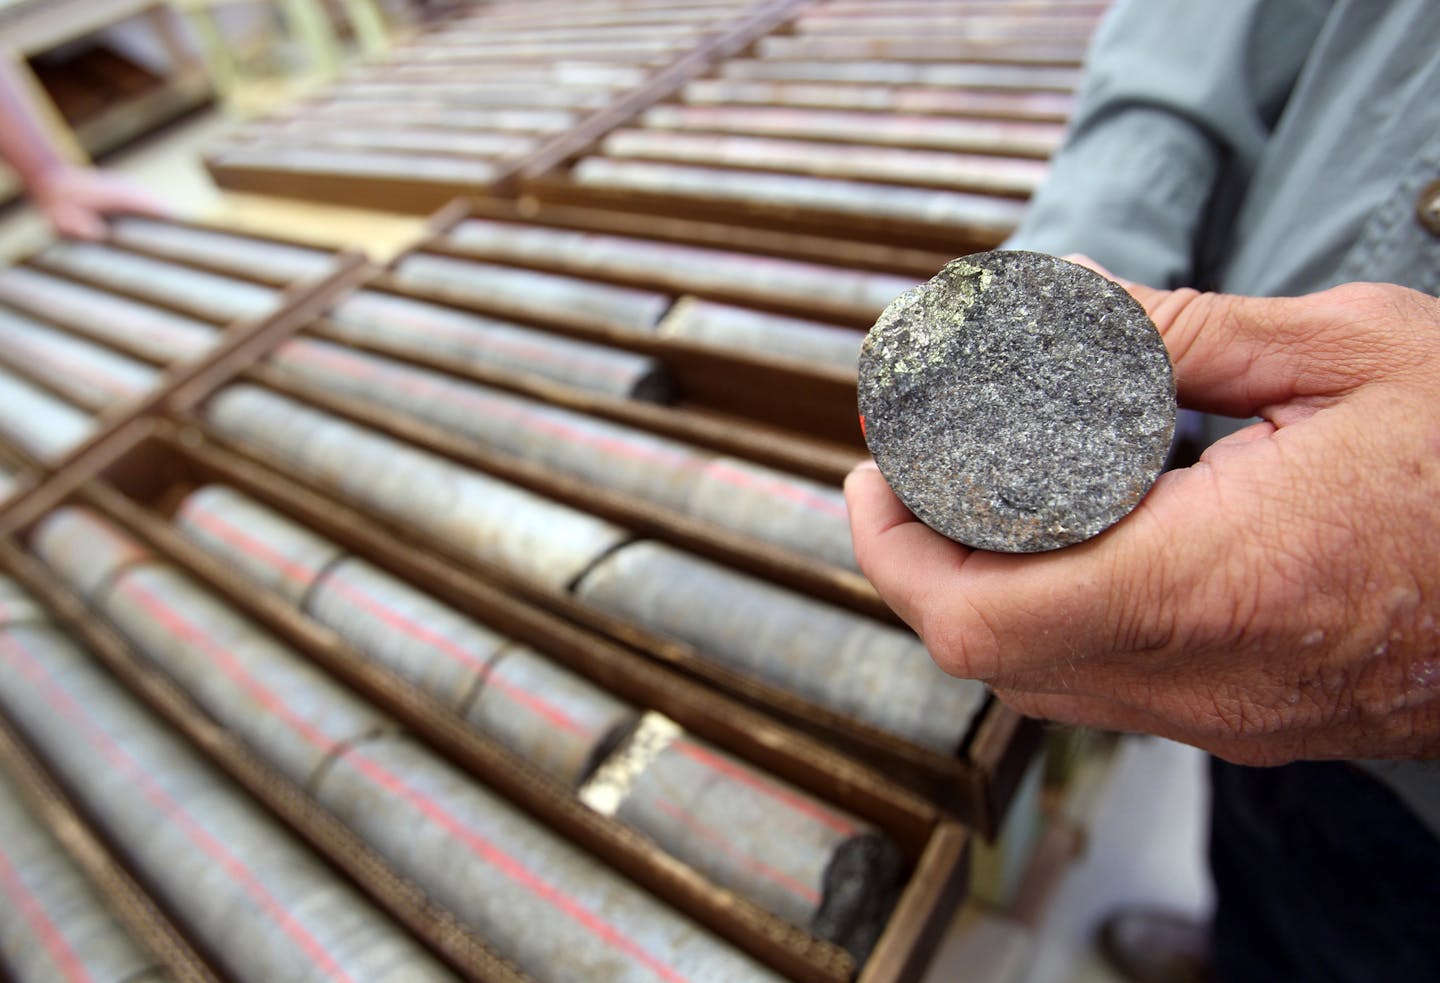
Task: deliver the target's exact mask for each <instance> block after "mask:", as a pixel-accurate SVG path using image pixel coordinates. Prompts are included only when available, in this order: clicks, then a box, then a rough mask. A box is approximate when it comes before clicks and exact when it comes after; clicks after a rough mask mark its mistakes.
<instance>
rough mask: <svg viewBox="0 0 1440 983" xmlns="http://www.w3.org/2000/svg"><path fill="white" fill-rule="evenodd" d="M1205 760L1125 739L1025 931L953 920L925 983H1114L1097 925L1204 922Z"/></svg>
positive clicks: (1208, 896)
mask: <svg viewBox="0 0 1440 983" xmlns="http://www.w3.org/2000/svg"><path fill="white" fill-rule="evenodd" d="M1205 771H1206V755H1205V754H1204V753H1202V752H1200V751H1197V750H1196V749H1195V748H1191V747H1186V746H1184V745H1181V744H1175V743H1173V742H1170V741H1163V740H1160V739H1158V738H1148V737H1146V738H1141V737H1131V738H1126V739H1124V740H1123V741H1122V742H1121V744H1120V747H1119V750H1118V752H1117V753H1116V756H1115V758H1114V761H1113V763H1112V765H1111V766H1110V768H1109V771H1108V773H1107V774H1106V775H1105V776H1104V778H1103V779H1102V781H1101V783H1100V785H1099V787H1098V789H1096V790H1095V795H1094V797H1093V798H1092V799H1091V800H1090V801H1089V802H1088V804H1087V806H1086V807H1085V808H1084V809H1083V810H1081V814H1080V816H1079V817H1077V818H1079V819H1080V820H1081V821H1082V824H1083V826H1084V828H1085V829H1086V831H1087V843H1086V846H1085V849H1084V852H1083V854H1082V855H1081V857H1080V858H1079V859H1078V860H1077V861H1076V862H1075V863H1074V864H1073V865H1072V866H1071V867H1070V868H1069V869H1068V870H1067V871H1066V873H1065V874H1064V875H1063V876H1062V878H1061V879H1060V881H1059V883H1058V885H1057V886H1056V888H1055V892H1054V894H1053V896H1052V897H1051V898H1050V900H1049V903H1048V905H1047V906H1046V907H1045V909H1044V913H1043V915H1042V917H1041V918H1040V921H1039V923H1038V924H1037V925H1036V926H1034V927H1033V928H1027V927H1025V926H1020V925H1018V924H1017V923H1014V922H1008V921H1004V920H987V921H984V922H977V920H976V919H975V918H974V917H973V916H967V915H964V914H962V917H961V919H959V920H958V921H957V923H956V924H955V926H954V927H953V928H952V930H951V932H950V934H949V936H948V937H947V938H946V939H945V941H944V942H943V943H942V945H941V947H940V950H939V952H938V953H937V955H936V957H935V960H934V962H933V963H932V964H931V967H930V969H929V971H928V972H927V973H926V975H925V981H924V983H1123V981H1122V980H1120V979H1119V977H1117V976H1116V975H1115V974H1114V973H1112V972H1111V971H1109V970H1108V969H1107V967H1106V966H1105V965H1104V964H1103V963H1102V962H1101V961H1100V959H1099V956H1098V955H1097V953H1096V952H1095V948H1094V937H1095V931H1096V929H1097V928H1098V926H1099V924H1100V922H1101V920H1102V919H1104V918H1105V916H1106V915H1108V914H1109V913H1110V912H1111V911H1113V910H1115V909H1116V908H1118V907H1121V906H1123V905H1128V904H1136V903H1140V904H1148V905H1161V906H1165V907H1170V908H1174V909H1177V910H1179V911H1183V912H1190V913H1193V914H1195V915H1196V916H1197V917H1203V916H1204V915H1205V913H1206V912H1208V911H1209V909H1210V907H1211V905H1212V903H1213V901H1212V890H1211V886H1210V882H1209V877H1208V874H1207V873H1206V868H1205V862H1204V855H1205V836H1206V815H1207V810H1208V791H1207V787H1208V786H1207V779H1206V774H1205Z"/></svg>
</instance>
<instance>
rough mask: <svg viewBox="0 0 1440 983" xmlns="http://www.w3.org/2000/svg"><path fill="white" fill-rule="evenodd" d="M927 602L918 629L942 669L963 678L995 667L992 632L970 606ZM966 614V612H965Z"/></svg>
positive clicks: (985, 674) (995, 645) (985, 673)
mask: <svg viewBox="0 0 1440 983" xmlns="http://www.w3.org/2000/svg"><path fill="white" fill-rule="evenodd" d="M961 605H963V607H959V608H952V607H950V606H941V605H926V607H925V610H924V613H923V614H922V615H921V617H920V624H919V625H918V626H917V630H918V632H919V635H920V639H921V641H923V642H924V643H925V647H926V649H928V650H929V652H930V657H931V658H932V659H934V660H935V664H936V665H938V666H939V667H940V668H941V669H942V670H943V671H945V672H946V673H949V674H950V675H952V676H960V677H962V678H966V679H987V678H989V677H991V676H993V675H995V673H996V672H997V671H998V669H999V659H998V648H999V646H998V643H997V640H996V636H995V634H994V633H993V632H992V631H991V630H990V628H989V626H988V625H986V624H985V622H984V621H983V619H981V618H979V617H977V616H975V615H974V614H973V608H969V610H968V611H967V610H966V608H968V605H967V604H965V602H961ZM967 614H968V615H969V616H967Z"/></svg>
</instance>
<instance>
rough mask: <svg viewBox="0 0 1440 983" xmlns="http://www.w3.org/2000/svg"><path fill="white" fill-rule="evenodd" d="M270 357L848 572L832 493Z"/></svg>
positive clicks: (605, 426)
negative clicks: (845, 569)
mask: <svg viewBox="0 0 1440 983" xmlns="http://www.w3.org/2000/svg"><path fill="white" fill-rule="evenodd" d="M272 360H273V361H274V363H275V364H276V365H277V366H278V367H280V368H281V370H282V371H284V372H286V373H287V374H290V375H294V376H296V377H298V378H300V379H303V380H305V381H306V382H309V383H311V384H313V385H317V386H320V387H322V388H325V389H329V390H332V391H335V392H340V393H344V394H345V395H348V396H358V397H363V398H365V399H367V400H373V401H376V402H379V403H382V404H384V405H387V406H390V407H391V408H393V409H396V410H399V411H401V412H403V413H407V414H410V415H412V416H416V417H419V418H421V419H424V420H428V421H430V422H432V423H435V424H436V425H438V426H440V427H442V428H444V429H446V430H450V431H453V432H455V433H460V434H464V435H465V436H467V437H473V438H474V439H476V440H477V441H480V442H481V443H483V444H485V445H486V446H489V447H492V448H494V449H496V450H499V451H503V452H505V453H508V454H512V455H514V456H516V457H520V458H522V459H524V460H526V461H529V462H531V463H535V464H543V465H546V466H548V467H551V468H553V469H555V470H556V471H560V472H563V473H564V474H567V475H570V476H571V477H575V478H580V479H582V480H584V481H586V482H590V483H594V484H596V485H599V486H601V487H603V488H610V489H613V490H615V491H620V492H625V493H627V494H631V495H635V496H637V497H639V498H643V499H646V500H648V501H651V502H654V503H655V504H657V505H663V506H666V507H667V508H672V509H675V510H677V511H679V512H683V513H686V514H689V515H692V516H695V517H696V518H700V519H706V520H709V521H711V522H715V523H717V524H719V525H722V526H725V527H726V528H728V529H733V530H735V531H736V532H742V533H746V534H749V535H752V536H757V537H759V538H761V539H764V540H767V541H769V542H772V543H774V544H776V545H777V546H783V547H785V548H787V549H792V550H794V551H796V552H798V553H802V554H804V555H807V556H810V557H813V558H815V559H818V560H823V561H824V562H827V563H831V564H834V565H836V566H842V567H847V568H850V569H857V567H856V564H855V554H854V550H853V548H852V546H851V543H850V523H849V518H848V515H847V513H846V510H845V499H844V496H843V494H842V493H841V491H840V489H839V488H836V487H834V486H829V485H822V484H820V483H818V482H815V481H810V480H807V479H805V478H801V477H799V476H797V475H793V474H787V473H785V472H783V471H777V470H775V469H774V468H767V467H763V466H761V465H757V464H751V463H748V462H744V461H739V460H735V459H732V458H724V457H717V456H716V455H714V454H713V453H711V452H709V451H705V450H703V449H701V448H699V447H695V446H693V445H690V444H685V443H681V442H680V441H676V440H670V439H668V438H665V437H659V436H656V435H654V434H651V433H648V432H646V431H644V430H640V429H637V428H635V427H628V426H625V425H624V424H619V423H611V422H609V421H606V420H599V419H595V418H593V417H589V416H586V415H585V414H583V413H577V412H574V411H572V410H566V409H562V408H560V407H555V406H549V405H547V404H545V403H542V402H539V401H537V400H532V399H526V398H524V397H520V396H515V395H512V394H509V393H504V392H500V391H498V390H496V389H492V388H490V387H488V386H481V385H478V384H476V383H467V382H461V381H458V380H456V379H453V378H450V377H448V376H445V375H442V374H440V373H437V372H428V371H426V370H423V369H416V368H410V367H407V366H404V365H402V364H399V363H397V362H394V361H392V360H390V359H385V358H380V357H377V356H374V355H368V354H365V353H362V352H356V351H352V350H349V349H346V348H344V347H343V346H338V345H331V344H326V343H324V342H318V341H310V340H297V341H292V342H289V343H287V344H285V345H282V346H281V347H280V348H279V349H278V350H277V351H276V353H275V354H274V355H273V356H272Z"/></svg>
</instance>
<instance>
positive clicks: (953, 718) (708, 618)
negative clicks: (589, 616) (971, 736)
mask: <svg viewBox="0 0 1440 983" xmlns="http://www.w3.org/2000/svg"><path fill="white" fill-rule="evenodd" d="M576 593H577V594H578V595H579V597H580V598H581V599H582V600H584V601H586V602H587V603H589V604H593V605H594V606H596V607H598V608H600V609H602V610H605V611H609V612H611V613H613V614H618V615H620V616H622V617H625V618H629V619H631V620H633V621H636V622H638V623H640V624H642V625H645V626H647V627H649V628H651V629H654V630H655V631H658V632H660V633H662V634H666V635H670V636H672V637H674V638H679V639H681V640H683V641H686V642H689V643H690V644H692V645H694V646H695V647H696V648H697V649H698V650H699V651H700V652H701V653H702V654H703V655H704V656H707V657H710V658H713V659H715V660H716V661H717V662H719V663H720V664H721V665H724V666H725V667H727V668H729V669H733V670H735V671H736V672H739V673H741V674H743V675H746V676H751V677H754V678H756V679H760V680H763V681H764V682H767V683H770V684H772V685H774V686H778V687H780V688H781V689H784V690H788V691H790V692H792V693H794V694H796V695H797V696H801V697H803V698H805V699H807V700H810V701H812V702H814V703H817V704H819V705H821V706H824V707H828V708H829V709H831V710H835V711H837V712H839V713H842V714H845V715H847V716H851V717H854V718H856V719H857V720H862V721H864V722H866V723H868V724H871V725H873V726H875V727H878V728H879V729H881V730H884V731H888V732H889V733H892V734H894V735H896V736H898V737H902V738H905V739H906V740H910V741H913V742H915V743H917V744H920V745H923V746H925V747H929V748H932V749H934V750H936V751H940V752H942V753H946V754H949V753H954V752H955V751H956V750H957V749H958V748H959V746H960V743H961V740H962V739H963V738H964V736H965V734H966V733H967V732H968V731H969V729H970V725H971V723H972V722H973V720H974V717H975V715H976V713H977V712H978V711H979V709H980V707H981V705H982V704H983V703H984V701H985V693H986V690H985V688H984V686H983V685H981V684H980V683H977V682H974V681H972V680H962V679H956V678H954V677H952V676H947V675H946V674H945V673H943V672H941V671H940V669H939V668H938V667H936V665H935V663H934V662H933V661H931V659H930V655H929V653H927V652H926V651H925V646H924V645H923V644H922V643H921V642H920V640H919V639H918V638H916V637H915V636H914V635H911V634H909V633H908V632H904V631H901V630H900V629H897V628H892V627H890V626H888V625H883V624H880V623H879V622H876V621H872V620H870V619H868V618H865V617H862V616H860V615H856V614H852V613H850V612H848V611H845V610H842V609H840V608H837V607H834V606H832V605H829V604H824V603H822V602H820V601H815V600H811V599H810V598H807V597H803V596H801V595H800V594H796V593H794V592H793V591H788V590H785V589H783V588H780V587H777V586H775V585H773V584H770V583H767V582H765V581H762V580H758V579H756V578H754V577H750V576H747V575H745V574H741V573H736V572H735V571H733V570H729V569H726V568H725V567H722V566H719V565H717V564H714V563H711V562H709V561H707V560H702V559H700V558H699V557H695V556H692V555H690V554H688V553H684V552H681V551H680V550H676V549H672V548H670V547H668V546H665V545H663V544H660V543H655V542H649V541H644V542H638V543H632V544H630V545H628V546H625V547H623V548H621V549H619V550H616V551H615V552H613V553H611V554H610V555H608V556H606V557H605V558H604V559H603V560H601V561H600V562H599V563H597V564H596V565H595V566H594V568H592V569H591V570H590V572H589V573H587V574H586V575H585V577H584V578H582V579H581V581H580V583H579V584H578V585H577V587H576Z"/></svg>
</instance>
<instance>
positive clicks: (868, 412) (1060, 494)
mask: <svg viewBox="0 0 1440 983" xmlns="http://www.w3.org/2000/svg"><path fill="white" fill-rule="evenodd" d="M860 416H861V422H862V425H863V426H864V428H865V438H866V442H867V443H868V444H869V447H870V450H871V453H873V454H874V455H875V460H876V463H878V464H879V466H880V470H881V472H882V473H883V474H884V475H885V478H886V480H887V481H889V483H890V486H891V488H893V489H894V490H895V493H896V495H898V496H899V497H900V500H901V501H902V502H904V503H905V505H906V506H907V507H908V508H909V509H910V510H911V511H912V512H914V513H915V515H916V517H918V518H919V519H920V520H921V521H922V522H924V523H925V524H926V525H928V526H930V527H931V528H932V529H935V530H936V531H937V532H940V533H941V534H943V535H945V536H947V537H949V538H950V539H953V540H955V541H956V542H959V543H963V544H965V545H967V546H973V547H976V548H978V549H986V550H996V551H1001V552H1008V553H1035V552H1040V551H1043V550H1051V549H1056V548H1059V547H1062V546H1069V545H1072V544H1074V543H1078V542H1081V541H1083V540H1086V539H1089V538H1090V537H1092V536H1095V535H1097V534H1098V533H1100V532H1102V531H1103V530H1105V529H1107V528H1109V527H1110V526H1111V525H1113V524H1114V523H1116V522H1118V521H1119V520H1120V519H1121V518H1123V517H1124V516H1125V515H1127V514H1129V512H1130V511H1131V510H1132V509H1133V508H1134V507H1135V506H1136V505H1137V504H1139V502H1140V500H1141V499H1142V498H1143V497H1144V496H1145V493H1146V492H1148V491H1149V490H1150V486H1151V485H1152V484H1154V482H1155V479H1156V477H1157V476H1158V475H1159V473H1160V469H1161V466H1162V465H1163V464H1164V462H1165V455H1166V452H1167V451H1168V449H1169V446H1170V439H1171V436H1172V434H1173V433H1174V429H1175V378H1174V373H1173V371H1172V369H1171V366H1170V359H1169V356H1168V355H1167V354H1166V351H1165V344H1164V342H1163V341H1162V339H1161V337H1160V333H1159V331H1157V330H1156V328H1155V325H1154V324H1153V323H1152V322H1151V321H1150V318H1149V317H1148V316H1147V315H1146V313H1145V310H1144V308H1142V307H1141V306H1140V304H1139V303H1137V302H1136V301H1135V300H1134V299H1133V298H1132V297H1131V296H1130V295H1129V294H1128V293H1126V291H1125V290H1124V289H1123V288H1122V287H1120V286H1119V285H1118V284H1116V283H1114V282H1112V281H1110V280H1108V279H1106V278H1105V277H1103V276H1100V275H1099V274H1097V273H1095V272H1093V271H1091V270H1089V269H1086V268H1085V267H1083V266H1077V265H1076V264H1074V263H1069V262H1066V261H1065V260H1062V259H1057V258H1055V257H1053V256H1046V255H1043V254H1041V253H1030V252H1018V251H996V252H988V253H976V254H974V255H971V256H966V257H963V258H961V259H957V260H954V261H953V262H951V263H949V264H947V265H946V266H945V268H944V269H943V270H941V271H940V273H939V274H937V275H936V276H935V277H934V278H933V279H931V280H930V281H929V282H927V283H924V284H922V285H920V286H919V287H916V288H914V289H912V290H907V291H906V292H905V293H903V294H901V295H900V296H899V297H898V298H896V300H895V301H894V302H893V303H891V304H890V306H889V307H887V308H886V309H885V311H884V312H883V313H882V314H881V315H880V318H879V320H878V321H876V322H875V326H874V327H873V328H872V329H871V330H870V333H869V335H868V336H867V337H866V339H865V345H864V348H863V350H862V352H861V355H860Z"/></svg>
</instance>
